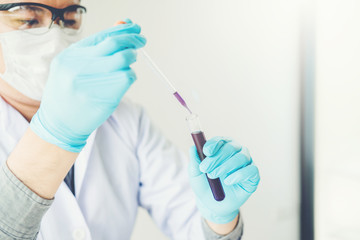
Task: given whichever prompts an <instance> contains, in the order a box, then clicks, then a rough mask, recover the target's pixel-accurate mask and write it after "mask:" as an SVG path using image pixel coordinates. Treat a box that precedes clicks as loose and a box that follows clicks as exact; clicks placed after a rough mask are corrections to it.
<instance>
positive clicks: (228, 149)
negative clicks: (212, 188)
mask: <svg viewBox="0 0 360 240" xmlns="http://www.w3.org/2000/svg"><path fill="white" fill-rule="evenodd" d="M218 142H219V143H220V142H221V141H218ZM220 145H222V147H221V148H220V149H219V150H218V151H217V152H216V154H215V155H212V156H210V157H209V156H208V157H206V158H205V159H204V160H203V161H202V163H201V164H200V171H202V172H204V173H210V172H212V171H213V170H214V169H215V168H217V167H219V166H220V165H221V164H223V163H224V162H225V161H227V160H228V159H230V158H231V157H232V156H233V155H235V154H236V153H238V152H240V151H241V149H242V147H241V145H238V144H237V143H236V142H226V143H225V144H220Z"/></svg>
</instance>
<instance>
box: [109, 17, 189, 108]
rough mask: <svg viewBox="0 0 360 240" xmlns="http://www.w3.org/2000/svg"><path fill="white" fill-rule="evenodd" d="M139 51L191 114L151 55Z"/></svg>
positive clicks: (120, 22) (121, 22)
mask: <svg viewBox="0 0 360 240" xmlns="http://www.w3.org/2000/svg"><path fill="white" fill-rule="evenodd" d="M126 23H127V22H124V21H118V22H117V23H116V24H115V25H119V24H126ZM140 52H141V53H142V54H143V55H144V57H145V59H146V62H147V63H148V65H149V66H150V67H151V69H152V70H153V71H154V72H155V73H156V74H158V76H159V77H160V78H161V79H162V80H164V82H165V83H166V85H167V86H168V87H170V90H171V92H172V94H173V95H174V97H175V98H176V99H177V100H178V101H179V103H180V104H181V105H182V106H183V107H184V108H186V109H187V110H188V111H189V113H190V114H192V112H191V110H190V108H189V107H188V105H187V104H186V102H185V100H184V99H183V98H182V97H181V95H180V94H179V92H178V91H177V90H176V88H175V87H174V85H172V83H171V82H170V81H169V79H168V78H167V77H166V76H165V74H164V73H163V72H162V71H161V70H160V68H159V67H158V66H157V65H156V63H155V62H154V61H153V60H152V59H151V57H150V56H149V54H147V52H146V51H145V50H144V49H143V48H142V49H140Z"/></svg>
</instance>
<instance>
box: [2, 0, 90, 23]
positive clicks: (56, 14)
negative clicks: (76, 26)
mask: <svg viewBox="0 0 360 240" xmlns="http://www.w3.org/2000/svg"><path fill="white" fill-rule="evenodd" d="M30 5H31V6H38V7H43V8H45V9H48V10H49V11H50V12H51V14H52V17H51V20H52V22H54V21H55V20H56V19H57V18H60V20H62V21H65V19H64V14H65V12H67V11H71V10H77V9H79V8H80V9H83V10H84V11H85V13H86V12H87V10H86V7H84V6H81V5H77V4H74V5H70V6H68V7H66V8H54V7H51V6H48V5H45V4H41V3H32V2H19V3H5V4H0V11H8V10H10V9H12V8H14V7H20V6H30Z"/></svg>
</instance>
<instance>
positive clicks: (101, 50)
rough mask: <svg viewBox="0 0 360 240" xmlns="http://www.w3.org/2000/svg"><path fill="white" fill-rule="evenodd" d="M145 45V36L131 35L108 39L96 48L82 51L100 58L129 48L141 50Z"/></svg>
mask: <svg viewBox="0 0 360 240" xmlns="http://www.w3.org/2000/svg"><path fill="white" fill-rule="evenodd" d="M145 44H146V39H145V37H144V36H142V35H139V34H135V33H130V34H123V35H119V36H113V37H108V38H106V39H105V40H104V41H102V42H101V43H99V44H97V45H95V46H92V47H88V48H82V49H81V51H84V54H86V56H91V57H100V56H109V55H112V54H114V53H117V52H119V51H121V50H124V49H127V48H133V49H139V48H142V47H144V46H145ZM85 51H86V53H85Z"/></svg>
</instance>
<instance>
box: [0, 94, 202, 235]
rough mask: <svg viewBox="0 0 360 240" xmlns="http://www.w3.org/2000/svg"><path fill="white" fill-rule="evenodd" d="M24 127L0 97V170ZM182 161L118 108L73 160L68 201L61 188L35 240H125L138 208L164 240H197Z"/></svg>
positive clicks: (131, 113) (137, 116) (126, 106)
mask: <svg viewBox="0 0 360 240" xmlns="http://www.w3.org/2000/svg"><path fill="white" fill-rule="evenodd" d="M28 126H29V124H28V122H27V121H26V120H25V119H24V118H23V117H22V116H21V115H20V114H19V113H18V112H17V111H16V110H15V109H13V108H12V107H11V106H10V105H8V104H7V103H6V102H5V101H4V100H3V99H2V98H1V97H0V163H3V162H4V161H6V159H7V157H8V156H9V154H10V152H11V151H12V149H13V148H14V147H15V145H16V144H17V142H18V141H19V139H20V138H21V136H22V135H23V134H24V132H25V130H26V129H27V127H28ZM186 161H187V159H186V157H185V156H184V155H183V154H182V153H181V152H179V151H178V149H177V148H176V147H174V146H173V145H172V144H171V143H170V142H168V141H167V140H166V139H165V138H164V137H163V136H162V135H161V134H160V132H159V131H158V130H157V129H155V128H154V127H153V126H152V125H151V123H150V120H149V118H148V117H147V116H146V114H144V111H143V109H142V108H140V107H138V106H136V105H134V104H132V103H130V102H129V101H128V100H123V101H122V102H121V104H120V105H119V107H118V108H117V110H116V111H115V112H114V114H113V115H112V116H111V117H110V118H109V119H108V120H107V121H106V122H105V123H104V124H103V125H102V126H101V127H99V128H98V129H97V131H95V132H94V133H93V134H92V135H91V136H90V138H89V140H88V143H87V145H86V146H85V148H84V149H83V151H82V152H81V153H80V155H79V157H78V159H77V160H76V163H75V191H76V197H74V196H73V194H72V193H71V191H70V190H69V188H68V187H67V185H66V184H65V183H64V182H63V183H62V184H61V186H60V188H59V190H58V191H57V193H56V195H55V200H54V203H53V205H52V206H51V207H50V209H49V211H48V212H47V213H46V214H45V216H44V218H43V220H42V223H41V227H40V232H39V235H38V240H70V239H79V240H80V239H87V240H90V239H93V240H102V239H104V240H112V239H114V240H115V239H116V240H120V239H130V236H131V233H132V230H133V227H134V223H135V218H136V215H137V208H138V206H141V207H144V208H145V209H147V211H148V212H149V214H150V215H151V216H152V218H153V219H154V221H155V223H156V224H157V225H158V226H159V228H160V229H161V230H162V231H163V232H164V233H165V234H166V235H168V236H169V237H170V238H171V239H181V240H185V239H186V240H187V239H197V240H200V239H204V235H203V232H202V228H201V217H200V214H199V213H198V211H197V209H196V205H195V200H194V199H195V198H194V195H193V193H192V191H191V189H190V186H189V183H188V177H187V172H186V165H187V163H186Z"/></svg>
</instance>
